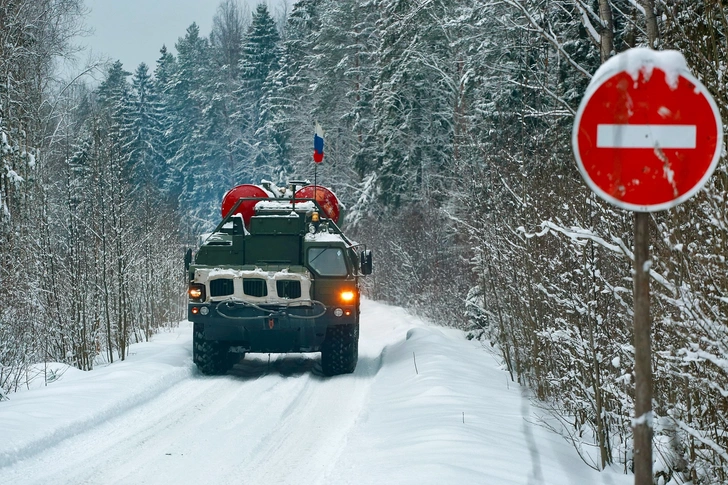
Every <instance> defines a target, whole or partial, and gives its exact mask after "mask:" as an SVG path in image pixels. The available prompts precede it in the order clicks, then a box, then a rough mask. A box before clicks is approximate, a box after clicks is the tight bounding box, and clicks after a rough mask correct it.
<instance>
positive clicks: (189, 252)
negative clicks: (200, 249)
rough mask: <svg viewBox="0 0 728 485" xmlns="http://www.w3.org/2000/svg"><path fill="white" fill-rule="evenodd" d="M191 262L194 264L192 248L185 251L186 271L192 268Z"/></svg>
mask: <svg viewBox="0 0 728 485" xmlns="http://www.w3.org/2000/svg"><path fill="white" fill-rule="evenodd" d="M190 264H192V249H188V250H187V252H186V253H185V271H189V270H190Z"/></svg>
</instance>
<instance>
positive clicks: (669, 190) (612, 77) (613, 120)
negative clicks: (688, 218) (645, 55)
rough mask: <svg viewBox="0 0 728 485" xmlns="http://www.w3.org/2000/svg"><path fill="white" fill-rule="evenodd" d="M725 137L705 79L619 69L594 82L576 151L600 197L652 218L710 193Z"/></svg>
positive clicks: (579, 122) (578, 126)
mask: <svg viewBox="0 0 728 485" xmlns="http://www.w3.org/2000/svg"><path fill="white" fill-rule="evenodd" d="M598 74H599V73H598ZM676 74H677V75H676ZM635 75H636V78H635V77H634V76H635ZM722 137H723V128H722V123H721V119H720V113H719V111H718V107H717V106H716V104H715V101H713V98H712V96H711V95H710V93H709V92H708V91H707V90H706V89H705V87H704V86H703V85H702V84H701V83H700V82H699V81H698V80H697V79H695V78H694V77H693V76H692V75H691V74H690V73H689V72H687V71H686V70H679V72H678V73H674V72H671V73H670V74H666V71H665V70H663V69H661V68H659V67H652V68H651V69H647V68H644V67H643V68H640V69H639V70H636V71H635V72H632V73H630V72H628V71H627V70H618V69H613V70H611V71H606V72H604V73H603V74H602V75H600V76H599V78H598V79H595V80H593V81H592V83H591V84H590V85H589V88H588V89H587V92H586V94H585V95H584V99H583V100H582V102H581V105H580V106H579V110H578V111H577V113H576V118H575V120H574V130H573V134H572V144H573V148H574V154H575V156H576V161H577V164H578V166H579V170H580V171H581V174H582V176H583V177H584V180H586V182H587V184H588V185H589V187H590V188H591V189H592V190H593V191H594V192H595V193H596V194H597V195H599V196H600V197H601V198H602V199H604V200H606V201H607V202H611V203H612V204H614V205H616V206H618V207H621V208H624V209H628V210H634V211H642V212H649V211H658V210H664V209H669V208H670V207H674V206H676V205H678V204H679V203H681V202H683V201H685V200H687V199H688V198H690V197H692V196H693V195H694V194H695V193H696V192H697V191H698V190H700V188H702V186H703V185H704V184H705V182H706V181H707V180H708V178H710V176H711V174H712V173H713V170H714V169H715V166H716V165H717V163H718V159H719V158H720V150H721V147H722Z"/></svg>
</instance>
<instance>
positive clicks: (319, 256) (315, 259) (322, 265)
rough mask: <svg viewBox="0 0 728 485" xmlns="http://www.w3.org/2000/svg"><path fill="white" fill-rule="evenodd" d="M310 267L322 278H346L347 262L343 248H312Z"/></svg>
mask: <svg viewBox="0 0 728 485" xmlns="http://www.w3.org/2000/svg"><path fill="white" fill-rule="evenodd" d="M308 265H309V266H310V267H311V269H312V270H313V271H314V272H316V273H317V274H319V275H321V276H346V275H347V274H348V271H347V269H346V260H345V259H344V250H343V249H341V248H310V249H309V250H308Z"/></svg>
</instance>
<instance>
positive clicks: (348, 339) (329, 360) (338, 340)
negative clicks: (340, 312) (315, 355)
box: [321, 324, 359, 376]
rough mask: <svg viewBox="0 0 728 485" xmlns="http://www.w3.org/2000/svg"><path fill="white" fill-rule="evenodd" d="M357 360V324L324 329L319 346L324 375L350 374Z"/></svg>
mask: <svg viewBox="0 0 728 485" xmlns="http://www.w3.org/2000/svg"><path fill="white" fill-rule="evenodd" d="M358 360H359V324H355V325H336V326H333V327H329V328H328V329H327V330H326V339H325V340H324V343H323V345H322V347H321V368H322V370H323V372H324V375H327V376H335V375H338V374H351V373H352V372H354V369H356V362H357V361H358Z"/></svg>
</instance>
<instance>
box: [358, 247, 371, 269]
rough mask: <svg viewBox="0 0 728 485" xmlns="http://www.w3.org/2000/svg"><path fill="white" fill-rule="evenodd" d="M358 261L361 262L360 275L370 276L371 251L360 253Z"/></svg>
mask: <svg viewBox="0 0 728 485" xmlns="http://www.w3.org/2000/svg"><path fill="white" fill-rule="evenodd" d="M359 261H361V274H363V275H368V274H372V251H371V250H369V249H367V250H366V251H362V252H361V254H360V256H359Z"/></svg>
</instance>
